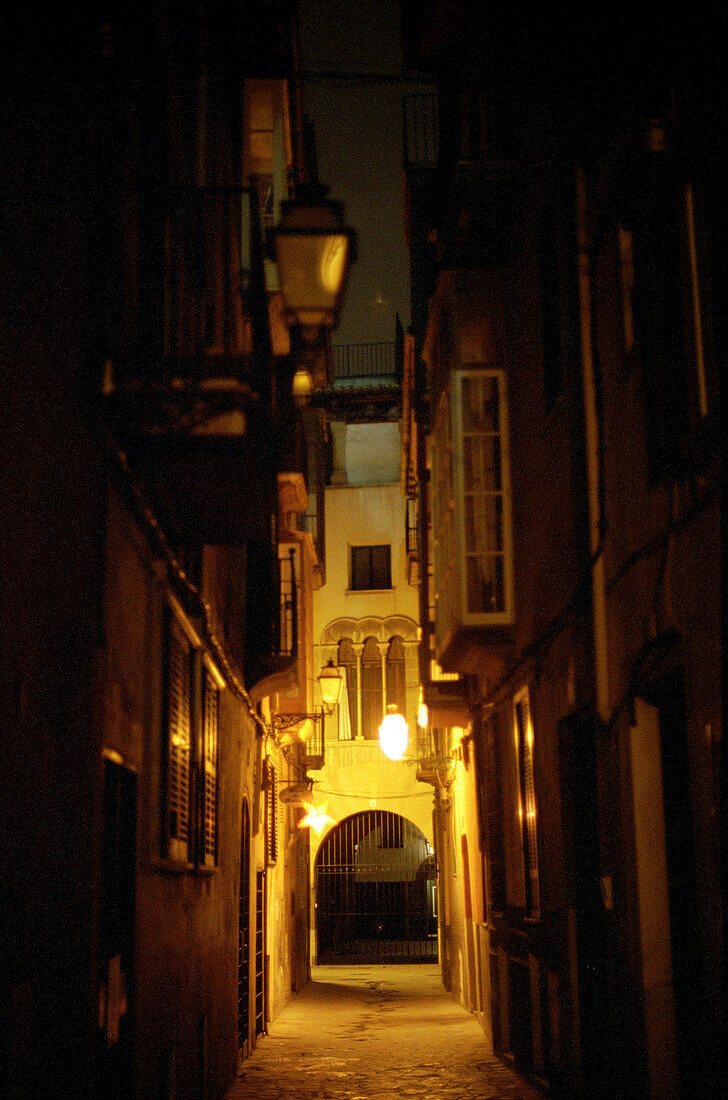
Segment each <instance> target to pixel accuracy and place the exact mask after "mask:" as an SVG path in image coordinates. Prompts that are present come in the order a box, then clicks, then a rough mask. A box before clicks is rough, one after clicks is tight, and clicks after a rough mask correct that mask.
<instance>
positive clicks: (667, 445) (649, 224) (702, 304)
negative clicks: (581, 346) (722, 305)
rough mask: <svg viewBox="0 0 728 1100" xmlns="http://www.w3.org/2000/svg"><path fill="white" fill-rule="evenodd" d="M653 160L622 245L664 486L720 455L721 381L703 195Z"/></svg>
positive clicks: (626, 302)
mask: <svg viewBox="0 0 728 1100" xmlns="http://www.w3.org/2000/svg"><path fill="white" fill-rule="evenodd" d="M652 156H653V158H655V159H654V160H653V161H652V162H651V164H650V165H649V166H648V167H647V168H646V169H645V171H644V175H643V176H642V177H641V178H642V188H641V192H640V194H641V200H640V201H639V203H637V204H635V206H634V208H633V209H632V210H631V211H629V212H628V214H627V216H626V219H625V224H623V225H622V226H621V227H620V228H619V242H620V259H621V279H622V299H623V315H624V331H625V352H626V354H627V356H629V354H630V352H631V345H633V346H634V354H635V357H636V359H637V361H638V362H639V364H640V367H641V372H642V386H643V394H644V401H645V409H646V414H647V446H648V459H649V464H650V474H651V477H652V480H653V481H654V482H658V481H661V480H673V479H676V478H680V477H682V476H684V475H685V474H686V473H688V472H689V471H690V470H691V469H699V468H700V467H701V466H702V465H703V464H704V463H705V461H706V460H708V461H709V460H710V458H711V457H712V454H713V448H712V447H711V445H710V431H711V430H712V426H711V420H712V418H713V415H714V410H713V408H712V407H711V406H712V401H711V393H712V392H714V387H715V386H716V385H717V383H716V379H715V362H714V354H713V347H712V330H711V323H710V319H711V304H710V298H711V294H710V289H711V279H710V273H709V269H708V267H709V265H708V262H707V256H708V242H707V232H706V219H705V215H704V211H703V204H702V201H701V195H700V193H699V192H698V191H696V189H695V188H694V187H693V185H692V183H691V182H689V181H686V180H684V179H681V178H680V176H679V174H678V172H677V171H676V169H675V168H674V166H673V167H671V165H670V163H669V162H668V161H665V160H664V159H663V158H664V156H665V154H664V153H662V154H659V153H655V154H652Z"/></svg>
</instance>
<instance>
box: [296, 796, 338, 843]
mask: <svg viewBox="0 0 728 1100" xmlns="http://www.w3.org/2000/svg"><path fill="white" fill-rule="evenodd" d="M303 805H304V807H305V809H306V815H305V817H302V818H301V820H300V821H299V823H298V827H299V829H306V828H309V827H310V828H311V829H313V830H314V832H315V833H316V834H317V835H318V836H320V835H321V833H322V832H323V831H324V829H325V828H326V826H327V825H333V824H334V819H333V817H329V815H328V814H327V813H326V804H325V803H324V805H322V806H319V807H318V808H316V806H312V805H311V803H310V802H304V804H303Z"/></svg>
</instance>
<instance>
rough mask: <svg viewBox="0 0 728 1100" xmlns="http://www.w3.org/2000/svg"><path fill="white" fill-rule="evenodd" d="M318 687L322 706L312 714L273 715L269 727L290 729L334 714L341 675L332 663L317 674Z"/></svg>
mask: <svg viewBox="0 0 728 1100" xmlns="http://www.w3.org/2000/svg"><path fill="white" fill-rule="evenodd" d="M317 679H318V682H319V687H320V688H321V699H322V700H323V705H322V706H321V707H320V708H319V709H318V710H316V709H314V712H313V714H301V713H296V714H274V715H273V717H272V719H271V725H272V726H273V729H274V730H285V729H290V728H291V726H299V725H300V724H301V723H302V722H305V721H306V720H307V719H310V721H312V722H319V721H321V719H322V718H323V716H324V715H330V714H333V713H334V707H335V706H336V704H337V703H338V701H339V693H340V691H341V673H340V672H339V670H338V668H337V667H336V665H335V664H334V662H333V661H329V662H328V664H326V665H324V667H323V668H322V669H321V671H320V673H319V674H318V677H317Z"/></svg>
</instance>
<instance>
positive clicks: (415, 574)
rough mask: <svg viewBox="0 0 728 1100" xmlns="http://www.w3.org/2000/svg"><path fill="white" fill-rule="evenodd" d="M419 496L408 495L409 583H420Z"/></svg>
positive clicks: (406, 531) (406, 542)
mask: <svg viewBox="0 0 728 1100" xmlns="http://www.w3.org/2000/svg"><path fill="white" fill-rule="evenodd" d="M417 503H418V502H417V498H416V497H407V513H406V516H405V546H406V550H407V583H408V584H412V585H417V584H419V575H420V573H419V550H418V547H417V539H418V521H417Z"/></svg>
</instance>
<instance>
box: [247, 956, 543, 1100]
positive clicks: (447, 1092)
mask: <svg viewBox="0 0 728 1100" xmlns="http://www.w3.org/2000/svg"><path fill="white" fill-rule="evenodd" d="M540 1095H541V1094H540V1093H538V1092H536V1091H535V1090H534V1089H532V1088H531V1087H530V1086H529V1085H528V1084H527V1083H526V1082H525V1081H523V1080H522V1079H521V1078H520V1077H518V1075H517V1074H515V1073H513V1072H512V1071H511V1070H510V1069H508V1068H507V1067H506V1066H504V1065H503V1064H502V1063H501V1062H499V1061H498V1059H497V1058H495V1056H494V1055H493V1053H492V1051H491V1050H490V1048H489V1046H488V1044H487V1040H486V1037H485V1035H484V1033H483V1030H482V1028H481V1027H480V1025H479V1024H478V1023H477V1021H476V1020H475V1019H474V1018H473V1017H472V1016H470V1015H469V1014H468V1013H467V1012H466V1011H465V1009H463V1008H461V1006H460V1005H458V1004H456V1003H455V1002H454V1001H453V1000H452V999H451V998H450V996H449V994H447V993H446V992H445V991H444V989H443V987H442V982H441V980H440V971H439V967H437V966H433V965H412V966H332V967H322V966H320V967H315V968H314V971H313V981H312V982H310V983H309V984H308V985H307V986H306V988H305V989H304V990H303V991H302V992H301V993H299V994H298V996H296V997H294V998H293V1000H292V1001H291V1002H290V1003H289V1004H288V1005H287V1006H286V1008H285V1009H284V1010H283V1012H282V1013H281V1014H280V1015H279V1017H278V1019H277V1020H275V1021H274V1023H273V1024H272V1025H271V1028H270V1033H269V1034H268V1035H267V1036H265V1037H264V1038H262V1039H261V1040H260V1041H259V1043H258V1046H257V1048H256V1050H255V1051H254V1052H253V1054H252V1056H251V1057H250V1058H249V1059H248V1060H247V1061H246V1062H244V1064H243V1069H242V1073H241V1075H240V1076H239V1077H238V1079H237V1081H236V1083H235V1084H234V1086H233V1087H232V1089H231V1090H230V1091H229V1092H228V1093H227V1096H226V1100H286V1098H288V1100H291V1098H293V1097H295V1098H296V1100H314V1098H317V1100H395V1098H397V1100H407V1098H414V1097H418V1098H420V1100H439V1098H444V1097H446V1098H449V1100H537V1098H538V1097H540Z"/></svg>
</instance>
